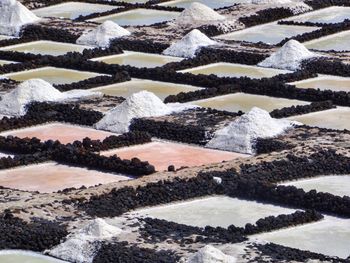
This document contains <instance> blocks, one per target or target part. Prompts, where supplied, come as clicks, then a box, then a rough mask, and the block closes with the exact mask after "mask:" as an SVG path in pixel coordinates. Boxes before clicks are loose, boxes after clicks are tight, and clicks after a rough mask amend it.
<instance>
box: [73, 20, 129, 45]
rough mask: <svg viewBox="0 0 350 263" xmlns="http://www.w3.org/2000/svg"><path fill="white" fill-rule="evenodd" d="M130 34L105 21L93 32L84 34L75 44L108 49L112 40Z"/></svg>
mask: <svg viewBox="0 0 350 263" xmlns="http://www.w3.org/2000/svg"><path fill="white" fill-rule="evenodd" d="M130 34H131V33H130V32H129V31H128V30H126V29H125V28H122V27H121V26H119V25H117V24H116V23H114V22H112V21H105V22H104V23H103V24H101V25H99V26H98V27H97V28H95V29H94V30H91V31H88V32H85V33H84V34H83V35H81V36H80V37H79V38H78V39H77V41H76V43H77V44H80V45H89V46H96V47H108V46H109V44H110V41H111V40H112V39H114V38H118V37H122V36H128V35H130Z"/></svg>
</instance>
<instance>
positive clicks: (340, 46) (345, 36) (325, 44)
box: [304, 30, 350, 51]
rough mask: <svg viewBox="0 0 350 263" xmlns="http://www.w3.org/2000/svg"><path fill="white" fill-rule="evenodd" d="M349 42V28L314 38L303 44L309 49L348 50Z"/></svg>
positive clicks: (349, 47) (349, 48)
mask: <svg viewBox="0 0 350 263" xmlns="http://www.w3.org/2000/svg"><path fill="white" fill-rule="evenodd" d="M349 42H350V30H348V31H344V32H341V33H337V34H332V35H328V36H325V37H321V38H318V39H314V40H311V41H308V42H305V43H304V45H305V46H306V47H307V48H309V49H316V50H322V51H328V50H335V51H350V46H349Z"/></svg>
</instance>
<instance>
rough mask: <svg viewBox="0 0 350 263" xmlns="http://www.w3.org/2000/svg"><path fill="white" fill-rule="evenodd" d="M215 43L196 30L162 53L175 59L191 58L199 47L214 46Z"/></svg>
mask: <svg viewBox="0 0 350 263" xmlns="http://www.w3.org/2000/svg"><path fill="white" fill-rule="evenodd" d="M215 44H217V42H215V41H213V40H211V39H210V38H208V37H207V36H206V35H204V34H203V33H202V32H200V31H199V30H198V29H194V30H192V31H191V32H190V33H188V34H187V35H186V36H184V37H183V38H182V39H181V40H179V41H177V42H175V43H173V44H172V45H171V46H170V47H168V48H167V49H165V50H164V51H163V54H164V55H168V56H175V57H186V58H192V57H194V56H195V54H196V52H197V50H198V49H199V48H201V47H206V46H210V45H215Z"/></svg>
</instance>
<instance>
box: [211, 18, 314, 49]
mask: <svg viewBox="0 0 350 263" xmlns="http://www.w3.org/2000/svg"><path fill="white" fill-rule="evenodd" d="M317 29H319V28H318V27H310V26H293V25H278V24H277V23H269V24H264V25H259V26H254V27H250V28H248V29H243V30H239V31H236V32H233V33H229V34H226V35H221V36H218V37H217V38H219V39H226V40H236V41H247V42H253V43H258V42H264V43H267V44H272V45H275V44H278V43H279V42H281V41H282V40H284V39H285V38H290V37H294V36H297V35H300V34H303V33H307V32H312V31H315V30H317ZM266 32H268V33H266Z"/></svg>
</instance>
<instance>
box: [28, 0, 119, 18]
mask: <svg viewBox="0 0 350 263" xmlns="http://www.w3.org/2000/svg"><path fill="white" fill-rule="evenodd" d="M117 8H119V7H118V6H112V5H103V4H91V3H83V2H67V3H62V4H58V5H51V6H48V7H43V8H39V9H35V10H32V12H33V13H34V14H36V15H37V16H39V17H64V18H70V19H75V18H77V17H79V16H81V15H82V16H86V15H89V14H92V13H101V12H105V11H109V10H112V9H117Z"/></svg>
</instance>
